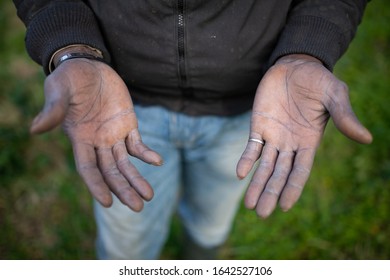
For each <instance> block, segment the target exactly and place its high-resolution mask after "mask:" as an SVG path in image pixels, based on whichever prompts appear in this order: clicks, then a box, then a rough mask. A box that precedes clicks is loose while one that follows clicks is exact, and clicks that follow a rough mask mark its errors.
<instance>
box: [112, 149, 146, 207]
mask: <svg viewBox="0 0 390 280" xmlns="http://www.w3.org/2000/svg"><path fill="white" fill-rule="evenodd" d="M113 153H114V158H115V161H116V165H117V167H118V169H119V171H120V172H121V173H122V174H123V176H124V177H125V178H126V179H127V181H128V182H129V183H130V185H131V186H132V187H133V188H134V189H135V190H136V191H137V192H138V194H139V195H140V196H141V197H142V198H143V199H145V200H147V201H149V200H151V199H152V198H153V189H152V187H151V186H150V185H149V183H148V182H147V181H146V180H145V179H144V177H142V176H141V174H140V173H139V172H138V170H137V169H136V168H135V167H134V165H133V164H131V162H130V161H129V155H128V153H127V149H126V145H125V143H123V142H120V143H117V144H116V145H115V146H114V147H113Z"/></svg>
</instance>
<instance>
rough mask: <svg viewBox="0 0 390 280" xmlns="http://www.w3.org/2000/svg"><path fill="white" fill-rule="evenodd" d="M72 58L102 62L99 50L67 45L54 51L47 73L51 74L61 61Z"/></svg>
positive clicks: (84, 46) (86, 46) (85, 46)
mask: <svg viewBox="0 0 390 280" xmlns="http://www.w3.org/2000/svg"><path fill="white" fill-rule="evenodd" d="M72 58H89V59H94V60H99V61H103V54H102V52H101V51H100V50H98V49H96V48H93V47H90V46H88V45H69V46H66V47H64V48H62V49H59V50H58V51H56V52H55V53H54V54H53V55H52V57H51V59H50V62H49V72H50V73H51V72H53V71H54V69H56V68H57V67H58V66H59V65H60V64H61V63H62V62H63V61H65V60H68V59H72Z"/></svg>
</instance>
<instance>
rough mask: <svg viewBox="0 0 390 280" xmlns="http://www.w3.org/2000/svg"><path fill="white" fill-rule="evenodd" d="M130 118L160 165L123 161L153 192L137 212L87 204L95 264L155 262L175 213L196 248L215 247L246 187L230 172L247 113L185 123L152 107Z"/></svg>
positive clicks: (117, 204) (138, 110)
mask: <svg viewBox="0 0 390 280" xmlns="http://www.w3.org/2000/svg"><path fill="white" fill-rule="evenodd" d="M135 111H136V115H137V117H138V123H139V130H140V133H141V136H142V140H143V142H144V143H145V144H146V145H148V146H149V147H150V148H152V149H154V150H155V151H157V152H158V153H159V154H160V155H161V156H162V157H163V159H164V164H163V166H159V167H156V166H152V165H149V164H146V163H143V162H141V161H140V160H138V159H135V158H130V160H131V161H132V163H133V164H134V165H135V166H136V168H137V169H138V170H139V171H140V173H141V174H142V175H143V176H144V177H145V178H146V179H147V180H148V182H149V183H150V184H151V186H152V187H153V189H154V192H155V195H154V198H153V199H152V200H151V201H150V202H147V203H146V204H145V207H144V209H143V210H142V212H140V213H134V212H132V211H131V210H130V209H129V208H127V207H126V206H124V205H122V204H121V202H120V201H119V200H117V199H116V198H115V199H114V203H113V206H112V207H111V208H104V207H102V206H101V205H100V204H98V203H96V202H95V216H96V223H97V229H98V232H97V254H98V258H100V259H157V258H158V257H159V254H160V252H161V250H162V248H163V245H164V243H165V241H166V239H167V236H168V232H169V229H170V222H171V218H172V216H173V214H174V213H175V211H177V213H178V214H179V217H180V218H181V221H182V223H183V226H184V228H185V230H186V231H187V233H188V234H189V236H190V237H191V238H192V239H193V240H194V241H195V242H196V243H197V244H199V245H200V246H202V247H204V248H211V247H215V246H218V245H221V244H222V243H224V241H225V240H226V239H227V237H228V234H229V232H230V229H231V225H232V222H233V219H234V216H235V214H236V212H237V209H238V206H239V204H240V201H241V198H242V194H243V192H244V191H245V189H246V186H247V184H248V181H247V180H239V179H238V178H237V177H236V171H235V170H236V164H237V162H238V160H239V158H240V156H241V154H242V152H243V151H244V149H245V146H246V143H247V140H248V135H249V124H250V112H248V113H245V114H242V115H238V116H234V117H218V116H201V117H199V116H197V117H193V116H187V115H184V114H180V113H175V112H171V111H168V110H166V109H164V108H161V107H157V106H155V107H154V106H153V107H141V106H136V107H135Z"/></svg>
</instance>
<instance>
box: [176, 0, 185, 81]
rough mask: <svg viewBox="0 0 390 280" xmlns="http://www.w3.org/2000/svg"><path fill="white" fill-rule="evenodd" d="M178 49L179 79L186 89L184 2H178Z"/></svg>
mask: <svg viewBox="0 0 390 280" xmlns="http://www.w3.org/2000/svg"><path fill="white" fill-rule="evenodd" d="M177 10H178V11H177V12H178V15H177V48H178V60H179V61H178V63H179V65H178V66H179V69H178V71H179V78H180V86H181V87H182V88H185V87H186V86H187V73H186V65H185V46H184V36H185V31H184V29H185V20H184V0H178V1H177Z"/></svg>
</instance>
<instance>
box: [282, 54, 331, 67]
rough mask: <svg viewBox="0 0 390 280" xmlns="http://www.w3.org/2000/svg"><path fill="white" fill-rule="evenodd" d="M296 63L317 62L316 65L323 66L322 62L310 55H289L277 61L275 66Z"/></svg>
mask: <svg viewBox="0 0 390 280" xmlns="http://www.w3.org/2000/svg"><path fill="white" fill-rule="evenodd" d="M295 61H304V62H316V63H320V64H323V63H322V61H321V60H319V59H318V58H316V57H314V56H311V55H308V54H288V55H285V56H282V57H280V58H279V59H278V60H276V62H275V65H276V64H280V63H290V62H295Z"/></svg>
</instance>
